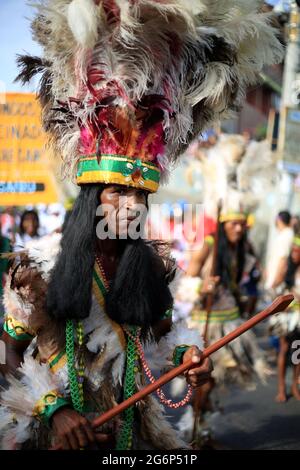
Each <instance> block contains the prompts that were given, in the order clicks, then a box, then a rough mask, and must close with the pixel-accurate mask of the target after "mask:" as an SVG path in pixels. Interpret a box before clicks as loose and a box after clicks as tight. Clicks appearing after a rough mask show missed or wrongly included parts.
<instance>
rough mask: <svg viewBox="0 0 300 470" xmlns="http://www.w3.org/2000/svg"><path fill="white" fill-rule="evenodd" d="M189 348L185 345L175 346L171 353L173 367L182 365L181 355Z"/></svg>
mask: <svg viewBox="0 0 300 470" xmlns="http://www.w3.org/2000/svg"><path fill="white" fill-rule="evenodd" d="M189 348H190V346H187V345H186V344H182V345H180V346H176V348H175V349H174V353H173V364H174V366H175V367H178V366H180V364H182V359H183V355H184V353H185V352H186V351H187V350H188V349H189Z"/></svg>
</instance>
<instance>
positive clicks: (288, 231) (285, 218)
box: [265, 211, 294, 289]
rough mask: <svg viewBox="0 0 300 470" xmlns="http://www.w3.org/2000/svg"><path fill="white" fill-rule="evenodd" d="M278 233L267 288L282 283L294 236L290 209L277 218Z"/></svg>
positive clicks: (269, 262) (275, 286) (268, 273)
mask: <svg viewBox="0 0 300 470" xmlns="http://www.w3.org/2000/svg"><path fill="white" fill-rule="evenodd" d="M276 228H277V230H278V235H277V237H276V238H275V240H274V242H273V244H272V246H271V250H270V256H269V260H268V263H267V272H266V286H265V287H266V289H276V288H277V287H279V286H280V284H281V283H282V272H283V270H284V269H285V265H286V260H287V258H288V256H289V254H290V251H291V246H292V242H293V237H294V231H293V229H292V227H291V214H290V213H289V212H288V211H282V212H279V214H278V216H277V218H276Z"/></svg>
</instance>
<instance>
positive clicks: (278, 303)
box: [92, 294, 294, 428]
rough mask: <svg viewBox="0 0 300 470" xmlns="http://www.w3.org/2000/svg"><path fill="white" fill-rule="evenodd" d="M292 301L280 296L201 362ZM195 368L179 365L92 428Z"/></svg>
mask: <svg viewBox="0 0 300 470" xmlns="http://www.w3.org/2000/svg"><path fill="white" fill-rule="evenodd" d="M293 299H294V297H293V295H291V294H288V295H281V296H280V297H278V298H277V299H276V300H275V301H274V302H273V303H272V304H271V305H270V306H269V307H267V308H266V309H265V310H263V311H262V312H260V313H258V314H257V315H255V316H254V317H253V318H250V320H248V321H246V322H245V323H243V324H242V325H241V326H239V327H238V328H236V329H235V330H233V331H232V332H231V333H229V334H228V335H226V336H224V337H223V338H221V339H219V340H218V341H216V342H215V343H214V344H212V345H211V346H209V347H208V348H206V349H204V351H203V352H202V355H201V359H202V360H203V359H205V358H207V357H209V356H210V355H211V354H213V353H215V352H216V351H218V350H219V349H221V348H223V346H226V344H228V343H230V342H231V341H233V340H234V339H236V338H238V337H239V336H240V335H242V334H243V333H245V332H246V331H247V330H249V329H250V328H252V327H253V326H255V325H257V324H258V323H260V322H261V321H262V320H265V319H266V318H267V317H269V316H270V315H273V314H274V313H277V312H282V311H284V310H285V309H286V308H287V307H288V305H289V304H290V303H291V302H292V301H293ZM195 367H199V364H195V363H194V362H193V361H192V360H190V361H188V362H185V363H184V364H181V365H180V366H179V367H175V368H174V369H172V370H171V371H170V372H168V373H167V374H164V375H163V376H162V377H160V378H159V379H158V380H156V381H155V382H154V383H153V384H150V385H147V387H145V388H143V390H141V391H139V392H138V393H135V394H134V395H133V396H132V397H130V398H128V399H127V400H125V401H123V402H122V403H120V404H119V405H116V406H115V407H114V408H112V409H111V410H109V411H107V412H106V413H103V414H102V415H101V416H99V417H98V418H96V419H95V420H94V421H93V423H92V425H93V427H94V428H97V427H98V426H102V425H103V424H105V423H106V422H107V421H109V420H111V419H112V418H114V417H115V416H117V415H118V414H120V413H122V412H123V411H124V410H126V409H127V408H129V407H130V406H133V405H135V403H137V402H138V401H140V400H142V399H143V398H145V397H146V396H147V395H149V394H150V393H152V392H154V391H155V390H157V389H158V388H161V387H162V386H163V385H165V384H166V383H168V382H170V380H172V379H174V378H175V377H177V376H178V375H181V374H183V372H186V371H187V370H188V369H192V368H195Z"/></svg>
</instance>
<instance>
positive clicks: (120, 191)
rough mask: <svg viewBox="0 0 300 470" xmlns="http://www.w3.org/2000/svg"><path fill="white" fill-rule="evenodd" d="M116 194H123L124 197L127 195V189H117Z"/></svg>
mask: <svg viewBox="0 0 300 470" xmlns="http://www.w3.org/2000/svg"><path fill="white" fill-rule="evenodd" d="M114 192H115V193H118V194H122V195H125V194H126V189H123V188H116V189H115V191H114Z"/></svg>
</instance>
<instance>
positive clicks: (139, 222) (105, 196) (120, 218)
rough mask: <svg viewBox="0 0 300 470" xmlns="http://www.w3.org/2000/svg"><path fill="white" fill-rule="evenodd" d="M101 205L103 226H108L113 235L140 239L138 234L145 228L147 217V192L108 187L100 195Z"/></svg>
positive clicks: (128, 188) (121, 187)
mask: <svg viewBox="0 0 300 470" xmlns="http://www.w3.org/2000/svg"><path fill="white" fill-rule="evenodd" d="M100 203H101V206H100V208H99V209H100V211H101V213H100V214H99V213H98V215H101V216H102V224H106V227H107V229H108V231H109V232H110V234H111V235H113V236H114V235H115V236H117V237H120V238H127V237H130V238H134V239H135V238H138V236H137V232H138V233H140V231H141V229H142V228H143V226H144V224H145V219H146V215H147V192H146V191H144V190H141V189H136V188H131V187H126V186H121V185H114V184H111V185H107V186H106V187H105V189H104V190H103V191H102V193H101V195H100ZM97 231H98V228H97ZM97 233H98V232H97ZM98 236H99V235H98Z"/></svg>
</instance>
